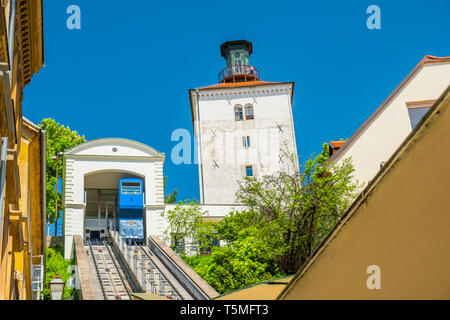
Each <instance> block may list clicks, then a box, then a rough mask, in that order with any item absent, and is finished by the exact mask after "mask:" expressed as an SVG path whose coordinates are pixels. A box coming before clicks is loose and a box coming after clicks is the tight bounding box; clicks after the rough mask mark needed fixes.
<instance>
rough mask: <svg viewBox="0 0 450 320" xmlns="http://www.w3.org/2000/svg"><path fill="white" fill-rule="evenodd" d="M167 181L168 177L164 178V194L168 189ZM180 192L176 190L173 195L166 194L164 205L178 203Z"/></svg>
mask: <svg viewBox="0 0 450 320" xmlns="http://www.w3.org/2000/svg"><path fill="white" fill-rule="evenodd" d="M167 179H168V177H164V193H165V190H166V189H167ZM177 195H178V190H177V189H175V190H173V192H172V193H171V194H164V203H176V202H177Z"/></svg>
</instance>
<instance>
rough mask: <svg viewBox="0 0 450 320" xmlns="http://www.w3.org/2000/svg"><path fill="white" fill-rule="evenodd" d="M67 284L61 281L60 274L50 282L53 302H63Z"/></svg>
mask: <svg viewBox="0 0 450 320" xmlns="http://www.w3.org/2000/svg"><path fill="white" fill-rule="evenodd" d="M65 284H66V283H65V282H64V280H63V279H61V278H60V277H59V276H58V274H56V275H55V277H54V278H53V279H52V280H51V281H50V282H49V284H48V285H49V287H50V297H51V299H52V300H62V296H63V293H64V286H65Z"/></svg>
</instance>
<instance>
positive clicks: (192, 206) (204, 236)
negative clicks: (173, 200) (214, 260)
mask: <svg viewBox="0 0 450 320" xmlns="http://www.w3.org/2000/svg"><path fill="white" fill-rule="evenodd" d="M206 214H207V211H206V210H202V209H201V207H200V206H199V204H198V202H196V201H192V200H185V201H184V202H183V201H180V202H179V203H178V204H177V205H176V207H175V208H174V209H172V210H167V212H166V213H163V215H165V217H166V218H167V220H168V222H169V228H168V229H167V230H166V231H165V240H166V241H170V242H171V246H172V249H174V250H175V251H177V252H179V251H181V252H184V239H185V238H189V240H190V242H192V243H194V244H198V245H199V247H200V248H201V249H203V248H204V247H205V246H208V245H209V244H210V243H211V241H212V240H211V239H210V236H211V235H212V234H213V231H212V229H211V225H210V224H208V223H204V222H203V217H204V216H205V215H206ZM181 243H182V244H181ZM180 246H181V248H180Z"/></svg>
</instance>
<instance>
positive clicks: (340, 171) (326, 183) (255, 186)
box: [224, 145, 360, 274]
mask: <svg viewBox="0 0 450 320" xmlns="http://www.w3.org/2000/svg"><path fill="white" fill-rule="evenodd" d="M328 158H329V155H328V147H327V146H326V145H324V148H323V151H322V153H321V154H320V155H318V156H317V157H314V156H313V157H311V158H310V159H308V160H307V161H306V163H305V164H304V166H303V167H301V168H300V170H286V171H280V172H277V173H275V174H273V175H265V176H262V177H248V178H245V179H244V180H243V181H242V182H241V183H240V189H239V191H238V193H237V198H238V200H239V201H240V202H241V203H243V204H245V205H247V206H248V208H249V209H248V210H246V211H244V212H242V213H240V214H238V215H237V217H236V216H234V217H233V216H231V217H230V219H232V220H233V219H234V220H236V219H239V220H242V221H243V223H237V224H238V229H240V230H245V229H247V228H252V229H255V230H256V232H257V236H258V238H259V239H262V240H263V241H264V242H266V243H268V244H269V246H270V247H271V249H272V252H274V254H275V256H276V257H275V261H276V263H277V265H278V266H279V267H280V268H281V269H282V270H283V271H284V272H285V273H287V274H291V273H295V272H296V271H297V270H298V268H299V267H300V266H301V265H302V264H303V263H304V262H305V261H306V260H307V259H308V258H309V256H310V255H311V254H312V253H313V251H314V250H315V249H316V248H317V247H318V245H319V244H320V243H321V242H322V241H323V240H324V239H325V237H326V236H327V235H328V234H329V232H330V231H331V230H332V228H333V227H334V226H335V225H336V223H337V221H338V220H339V219H340V218H341V217H342V215H343V214H344V213H345V211H346V209H347V208H348V207H349V206H350V204H351V203H352V202H353V200H354V199H355V198H356V196H357V194H358V190H359V187H360V185H359V184H358V183H357V182H356V183H355V182H353V180H352V178H353V172H354V168H353V165H352V164H351V159H350V158H348V159H345V160H344V161H343V162H342V164H340V165H335V164H331V163H328V162H327V159H328ZM284 159H286V160H287V161H288V164H290V166H291V168H295V161H296V157H295V156H293V155H290V154H287V153H285V157H284ZM240 215H243V216H244V217H240ZM225 220H227V219H225ZM224 223H225V224H229V223H230V222H224ZM240 232H242V231H240Z"/></svg>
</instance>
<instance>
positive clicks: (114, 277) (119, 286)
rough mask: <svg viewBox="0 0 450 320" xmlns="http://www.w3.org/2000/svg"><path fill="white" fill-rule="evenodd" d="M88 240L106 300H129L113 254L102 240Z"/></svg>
mask: <svg viewBox="0 0 450 320" xmlns="http://www.w3.org/2000/svg"><path fill="white" fill-rule="evenodd" d="M95 242H96V243H95V244H93V243H92V241H91V240H88V244H89V248H90V251H91V253H92V257H93V260H94V264H95V268H96V271H97V276H98V279H99V280H100V286H101V288H102V292H103V296H104V297H105V299H106V300H130V299H131V296H130V293H129V291H128V289H127V287H126V285H125V282H124V280H123V279H122V276H121V275H120V273H119V270H118V268H117V265H116V263H115V261H114V256H113V255H112V254H111V252H110V250H109V248H108V245H107V244H106V243H105V242H104V241H103V240H96V241H95Z"/></svg>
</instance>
